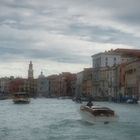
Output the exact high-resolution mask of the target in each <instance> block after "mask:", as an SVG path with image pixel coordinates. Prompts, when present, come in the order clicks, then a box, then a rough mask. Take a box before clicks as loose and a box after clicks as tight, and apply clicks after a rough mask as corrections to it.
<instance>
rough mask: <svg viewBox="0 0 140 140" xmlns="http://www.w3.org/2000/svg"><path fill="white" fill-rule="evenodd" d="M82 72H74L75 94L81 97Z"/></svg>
mask: <svg viewBox="0 0 140 140" xmlns="http://www.w3.org/2000/svg"><path fill="white" fill-rule="evenodd" d="M83 73H84V72H83V71H81V72H78V73H77V74H76V92H75V96H76V97H81V96H83V75H84V74H83Z"/></svg>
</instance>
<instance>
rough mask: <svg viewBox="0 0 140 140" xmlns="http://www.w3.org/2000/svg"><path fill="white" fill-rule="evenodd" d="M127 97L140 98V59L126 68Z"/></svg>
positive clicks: (125, 86)
mask: <svg viewBox="0 0 140 140" xmlns="http://www.w3.org/2000/svg"><path fill="white" fill-rule="evenodd" d="M124 88H125V95H126V96H137V97H138V96H140V59H137V60H135V61H132V62H129V63H128V64H127V65H126V66H125V85H124Z"/></svg>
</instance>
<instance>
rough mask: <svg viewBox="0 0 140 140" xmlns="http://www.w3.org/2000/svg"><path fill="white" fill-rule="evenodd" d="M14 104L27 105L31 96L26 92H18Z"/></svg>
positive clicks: (14, 95) (15, 94)
mask: <svg viewBox="0 0 140 140" xmlns="http://www.w3.org/2000/svg"><path fill="white" fill-rule="evenodd" d="M13 102H14V103H15V104H27V103H30V97H29V94H28V93H26V92H16V93H14V94H13Z"/></svg>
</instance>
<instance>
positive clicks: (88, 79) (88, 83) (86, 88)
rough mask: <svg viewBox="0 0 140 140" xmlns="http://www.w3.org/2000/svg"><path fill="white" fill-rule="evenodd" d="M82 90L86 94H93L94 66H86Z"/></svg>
mask: <svg viewBox="0 0 140 140" xmlns="http://www.w3.org/2000/svg"><path fill="white" fill-rule="evenodd" d="M82 90H83V95H84V96H86V97H89V96H92V68H85V69H84V71H83V83H82Z"/></svg>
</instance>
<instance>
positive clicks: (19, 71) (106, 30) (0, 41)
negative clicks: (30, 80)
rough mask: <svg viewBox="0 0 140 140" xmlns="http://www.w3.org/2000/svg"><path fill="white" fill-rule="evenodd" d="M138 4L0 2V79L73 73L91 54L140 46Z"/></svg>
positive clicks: (131, 0)
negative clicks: (31, 73) (31, 68)
mask: <svg viewBox="0 0 140 140" xmlns="http://www.w3.org/2000/svg"><path fill="white" fill-rule="evenodd" d="M139 6H140V0H114V1H113V0H0V77H4V76H11V75H13V76H18V77H27V70H28V65H29V62H30V61H32V62H33V67H34V76H35V77H37V76H38V75H39V74H40V72H41V71H43V73H44V75H46V76H48V75H51V74H59V73H61V72H66V71H67V72H72V73H77V72H79V71H82V70H83V69H84V68H86V67H92V59H91V56H92V55H93V54H96V53H99V52H104V51H105V50H110V49H116V48H131V49H139V48H140V8H139Z"/></svg>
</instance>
